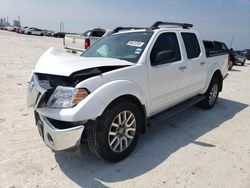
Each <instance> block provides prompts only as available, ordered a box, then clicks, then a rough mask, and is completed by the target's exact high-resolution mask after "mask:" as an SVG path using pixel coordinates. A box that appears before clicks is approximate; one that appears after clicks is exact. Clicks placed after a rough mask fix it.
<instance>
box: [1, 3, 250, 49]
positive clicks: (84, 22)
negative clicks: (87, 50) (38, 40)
mask: <svg viewBox="0 0 250 188" xmlns="http://www.w3.org/2000/svg"><path fill="white" fill-rule="evenodd" d="M7 15H8V16H9V20H10V21H12V20H13V19H15V18H17V15H20V16H21V24H22V25H23V26H26V25H27V26H36V27H40V28H44V29H53V30H59V23H60V21H61V20H62V21H64V28H65V31H69V32H83V31H84V30H86V29H88V28H91V27H104V28H110V29H112V28H114V27H116V26H150V25H152V23H153V22H155V21H157V20H162V21H173V22H188V23H192V24H194V28H195V29H196V30H197V31H199V33H200V35H201V37H202V38H203V39H208V40H220V41H224V42H225V43H226V44H227V45H228V46H229V45H230V41H231V38H232V35H234V42H233V47H234V48H236V49H245V48H250V0H209V1H208V0H207V1H205V0H203V1H202V0H105V1H104V0H0V17H4V16H7Z"/></svg>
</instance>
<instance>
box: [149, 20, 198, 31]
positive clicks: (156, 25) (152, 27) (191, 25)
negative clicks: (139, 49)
mask: <svg viewBox="0 0 250 188" xmlns="http://www.w3.org/2000/svg"><path fill="white" fill-rule="evenodd" d="M160 25H173V26H181V27H182V28H183V29H188V28H191V27H193V24H188V23H175V22H162V21H157V22H155V23H154V24H153V25H152V26H151V29H158V28H159V26H160Z"/></svg>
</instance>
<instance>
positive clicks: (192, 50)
mask: <svg viewBox="0 0 250 188" xmlns="http://www.w3.org/2000/svg"><path fill="white" fill-rule="evenodd" d="M181 36H182V38H183V41H184V45H185V48H186V52H187V57H188V59H193V58H197V57H199V55H200V53H201V49H200V45H199V42H198V39H197V37H196V35H195V34H194V33H181Z"/></svg>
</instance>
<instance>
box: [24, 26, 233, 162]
mask: <svg viewBox="0 0 250 188" xmlns="http://www.w3.org/2000/svg"><path fill="white" fill-rule="evenodd" d="M164 26H166V27H164ZM191 27H192V25H191V24H182V23H167V22H156V23H154V24H153V25H152V26H151V27H147V28H135V27H133V28H128V27H126V28H122V27H119V28H117V29H115V30H114V31H113V32H112V33H111V34H110V35H108V36H107V37H103V38H102V39H100V40H98V41H97V42H96V43H95V44H94V45H92V46H91V47H90V48H88V49H87V50H86V51H85V52H84V53H83V54H82V55H81V56H74V55H72V54H70V53H67V52H65V50H62V49H55V48H50V49H49V50H48V51H47V52H45V53H44V55H43V56H42V57H41V58H40V59H39V61H38V63H37V65H36V66H35V69H34V70H33V72H32V74H31V78H30V80H29V88H28V93H27V99H28V105H29V106H30V107H33V109H34V111H35V113H34V114H35V120H36V125H37V127H38V130H39V132H40V135H41V137H42V138H43V140H44V142H45V143H46V145H47V146H48V147H50V148H51V149H52V150H55V151H58V150H66V149H70V148H74V147H78V146H79V145H80V143H81V140H85V141H86V142H87V143H88V145H89V148H90V150H91V151H92V152H93V153H94V154H95V155H97V156H99V157H101V158H103V159H106V160H108V161H111V162H117V161H120V160H122V159H124V158H125V157H127V156H128V155H129V154H130V153H131V152H132V151H133V149H134V148H135V146H136V143H137V141H138V138H139V136H140V133H141V132H145V131H146V126H147V123H149V124H152V123H154V124H156V123H159V122H160V121H162V120H165V119H166V118H168V117H170V116H172V115H174V114H176V113H178V112H180V111H181V110H183V109H186V108H188V107H189V106H191V105H193V104H196V103H198V102H199V103H200V106H202V107H203V108H205V109H211V108H212V107H213V106H214V105H215V103H216V101H217V98H218V95H219V92H220V91H222V86H223V78H224V77H225V76H226V74H227V68H228V67H227V60H228V53H227V52H226V51H225V52H224V53H223V52H222V51H220V52H218V53H213V54H212V55H211V54H210V53H208V50H207V49H205V48H204V45H203V43H202V41H201V40H200V38H199V35H198V34H197V32H196V31H194V30H193V29H191ZM170 108H171V109H170ZM166 109H168V110H166ZM165 110H166V111H165ZM186 113H188V112H186ZM156 139H157V138H156Z"/></svg>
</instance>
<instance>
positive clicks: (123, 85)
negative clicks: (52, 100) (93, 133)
mask: <svg viewBox="0 0 250 188" xmlns="http://www.w3.org/2000/svg"><path fill="white" fill-rule="evenodd" d="M122 95H133V96H135V97H137V98H138V99H139V100H140V102H141V103H142V104H144V105H145V106H146V104H147V103H146V96H145V92H144V91H143V89H142V87H140V86H139V85H138V84H136V83H134V82H132V81H128V80H116V81H111V82H108V83H106V84H103V85H102V86H100V87H99V88H97V89H96V90H95V91H94V92H92V93H91V94H90V95H88V96H87V97H86V98H85V99H84V100H83V101H81V102H80V103H79V104H78V105H76V106H75V107H73V108H65V109H55V108H47V107H45V108H38V109H37V111H38V112H39V113H40V114H41V115H43V116H46V117H49V118H51V119H56V120H60V121H69V122H75V121H85V120H90V119H93V120H94V119H96V118H97V117H98V116H100V115H102V113H103V111H104V110H105V109H106V107H107V106H108V105H109V104H110V103H111V102H112V101H113V100H115V99H116V98H118V97H120V96H122Z"/></svg>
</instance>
